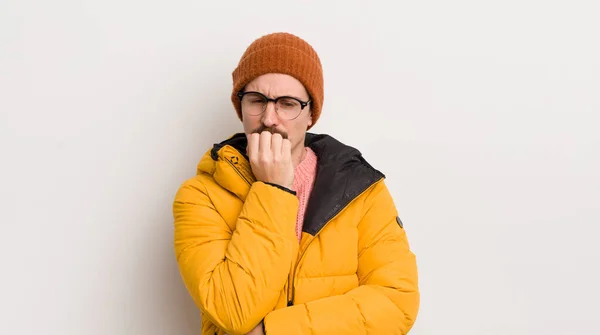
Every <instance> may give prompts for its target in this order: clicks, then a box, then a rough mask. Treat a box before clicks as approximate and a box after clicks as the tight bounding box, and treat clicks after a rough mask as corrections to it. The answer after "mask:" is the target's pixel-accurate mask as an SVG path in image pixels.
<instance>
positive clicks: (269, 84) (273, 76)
mask: <svg viewBox="0 0 600 335" xmlns="http://www.w3.org/2000/svg"><path fill="white" fill-rule="evenodd" d="M246 91H258V92H261V93H263V94H265V95H267V96H271V97H276V96H282V95H291V96H296V97H300V98H307V97H308V92H307V91H306V89H305V88H304V85H302V83H301V82H300V81H299V80H298V79H296V78H294V77H292V76H289V75H287V74H281V73H268V74H263V75H262V76H259V77H257V78H255V79H254V80H252V81H251V82H249V83H248V84H246Z"/></svg>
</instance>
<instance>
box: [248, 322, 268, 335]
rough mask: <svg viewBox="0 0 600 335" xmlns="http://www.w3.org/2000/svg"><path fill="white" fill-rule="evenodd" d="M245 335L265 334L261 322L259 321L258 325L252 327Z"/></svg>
mask: <svg viewBox="0 0 600 335" xmlns="http://www.w3.org/2000/svg"><path fill="white" fill-rule="evenodd" d="M246 335H265V329H264V328H263V323H262V322H261V323H259V324H258V326H256V327H254V329H252V330H251V331H250V332H249V333H248V334H246Z"/></svg>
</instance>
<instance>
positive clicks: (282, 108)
mask: <svg viewBox="0 0 600 335" xmlns="http://www.w3.org/2000/svg"><path fill="white" fill-rule="evenodd" d="M301 111H302V107H301V106H300V102H298V100H296V99H292V98H281V99H279V100H278V101H277V112H279V115H281V117H283V118H284V119H288V120H291V119H294V118H296V117H297V116H298V114H300V112H301Z"/></svg>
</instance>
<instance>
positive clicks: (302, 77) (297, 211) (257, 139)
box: [173, 33, 419, 335]
mask: <svg viewBox="0 0 600 335" xmlns="http://www.w3.org/2000/svg"><path fill="white" fill-rule="evenodd" d="M231 99H232V102H233V105H234V107H235V110H236V111H237V114H238V116H239V118H240V119H241V120H242V123H243V127H244V133H240V134H236V135H234V136H232V137H230V138H229V139H227V140H225V141H223V142H220V143H218V144H216V145H214V147H213V148H211V149H210V150H208V151H207V152H206V153H205V155H204V156H203V157H202V159H201V160H200V162H199V164H198V167H197V175H196V176H195V177H194V178H192V179H190V180H188V181H186V182H185V183H184V184H183V185H182V186H181V187H180V189H179V191H178V192H177V195H176V197H175V201H174V205H173V212H174V219H175V253H176V257H177V262H178V264H179V269H180V272H181V276H182V278H183V280H184V282H185V285H186V287H187V289H188V290H189V293H190V295H191V296H192V298H193V299H194V301H195V302H196V304H197V306H198V307H199V308H200V311H201V317H202V334H204V335H208V334H210V335H213V334H219V335H221V334H231V335H237V334H268V335H280V334H285V335H293V334H317V335H318V334H376V335H383V334H385V335H387V334H406V333H408V331H409V330H410V329H411V327H412V325H413V324H414V322H415V318H416V315H417V311H418V308H419V291H418V284H417V267H416V261H415V256H414V254H413V253H412V252H411V251H410V249H409V244H408V241H407V237H406V234H405V231H404V229H403V225H402V221H400V219H399V218H398V213H397V210H396V208H395V205H394V203H393V200H392V197H391V196H390V193H389V191H388V189H387V188H386V186H385V183H384V181H383V179H384V176H383V174H382V173H380V172H379V171H378V170H375V169H374V168H373V167H371V165H369V164H368V163H367V162H366V161H365V159H364V158H363V157H362V156H361V154H360V153H359V151H358V150H356V149H354V148H352V147H349V146H346V145H344V144H342V143H340V142H338V141H337V140H335V139H334V138H332V137H330V136H328V135H316V134H313V133H308V132H307V131H308V130H309V129H310V128H311V127H312V126H313V125H314V124H315V122H317V120H318V119H319V116H320V115H321V108H322V105H323V75H322V69H321V62H320V60H319V57H318V56H317V54H316V52H315V51H314V50H313V48H312V47H311V46H310V45H309V44H308V43H306V42H305V41H304V40H302V39H300V38H299V37H296V36H294V35H291V34H287V33H275V34H270V35H266V36H263V37H261V38H259V39H257V40H256V41H254V42H253V43H252V44H251V45H250V46H249V47H248V49H247V50H246V52H245V53H244V54H243V56H242V58H241V60H240V62H239V64H238V66H237V68H236V69H235V70H234V72H233V91H232V95H231Z"/></svg>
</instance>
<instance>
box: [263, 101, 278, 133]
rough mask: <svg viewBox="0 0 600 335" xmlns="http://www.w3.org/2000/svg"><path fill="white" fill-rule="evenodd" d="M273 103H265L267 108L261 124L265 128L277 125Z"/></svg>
mask: <svg viewBox="0 0 600 335" xmlns="http://www.w3.org/2000/svg"><path fill="white" fill-rule="evenodd" d="M275 108H276V107H275V103H274V102H272V101H270V102H269V103H267V107H266V109H265V112H264V113H263V115H262V120H261V121H262V123H263V124H264V125H265V126H266V127H273V126H277V125H278V124H279V116H278V115H277V111H275Z"/></svg>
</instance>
